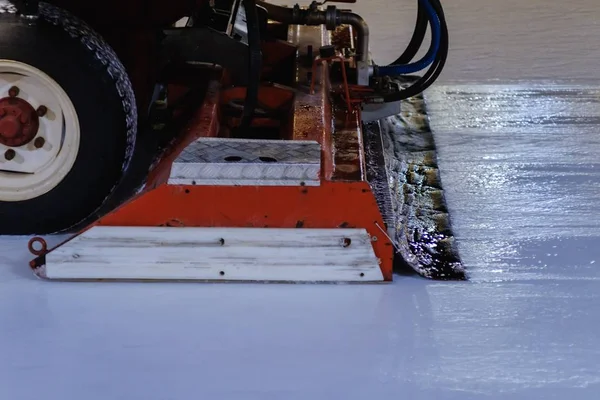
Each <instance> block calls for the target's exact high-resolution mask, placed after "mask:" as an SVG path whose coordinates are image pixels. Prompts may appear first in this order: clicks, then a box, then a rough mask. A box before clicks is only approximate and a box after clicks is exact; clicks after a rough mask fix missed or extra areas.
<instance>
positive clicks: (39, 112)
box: [37, 106, 48, 117]
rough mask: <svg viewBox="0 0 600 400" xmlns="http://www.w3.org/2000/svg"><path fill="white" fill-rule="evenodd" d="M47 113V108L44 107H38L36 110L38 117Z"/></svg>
mask: <svg viewBox="0 0 600 400" xmlns="http://www.w3.org/2000/svg"><path fill="white" fill-rule="evenodd" d="M47 112H48V107H46V106H39V107H38V109H37V115H38V117H43V116H44V115H46V113H47Z"/></svg>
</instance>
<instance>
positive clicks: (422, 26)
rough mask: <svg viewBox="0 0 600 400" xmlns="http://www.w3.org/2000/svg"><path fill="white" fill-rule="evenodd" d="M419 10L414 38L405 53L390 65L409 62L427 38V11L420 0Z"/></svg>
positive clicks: (418, 2)
mask: <svg viewBox="0 0 600 400" xmlns="http://www.w3.org/2000/svg"><path fill="white" fill-rule="evenodd" d="M417 4H418V11H417V23H416V24H415V30H414V32H413V35H412V38H411V39H410V43H409V44H408V46H407V47H406V50H404V53H402V55H401V56H400V57H398V58H397V59H396V61H394V62H392V63H390V65H398V64H408V63H410V62H411V61H412V60H413V58H415V56H416V55H417V53H418V52H419V49H420V48H421V46H422V45H423V41H424V40H425V34H426V33H427V25H428V21H427V13H426V12H425V10H424V9H423V6H422V5H421V2H420V1H417Z"/></svg>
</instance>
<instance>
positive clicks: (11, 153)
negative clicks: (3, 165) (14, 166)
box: [4, 149, 17, 161]
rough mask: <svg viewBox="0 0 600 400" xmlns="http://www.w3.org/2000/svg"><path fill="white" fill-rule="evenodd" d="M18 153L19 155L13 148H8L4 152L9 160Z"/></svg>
mask: <svg viewBox="0 0 600 400" xmlns="http://www.w3.org/2000/svg"><path fill="white" fill-rule="evenodd" d="M16 155H17V153H15V151H14V150H13V149H8V150H6V152H5V153H4V158H6V160H7V161H10V160H12V159H13V158H15V156H16Z"/></svg>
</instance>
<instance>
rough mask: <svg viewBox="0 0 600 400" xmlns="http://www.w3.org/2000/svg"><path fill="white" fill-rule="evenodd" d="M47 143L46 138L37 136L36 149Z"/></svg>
mask: <svg viewBox="0 0 600 400" xmlns="http://www.w3.org/2000/svg"><path fill="white" fill-rule="evenodd" d="M45 144H46V139H44V138H43V137H41V136H40V137H37V138H35V140H34V141H33V145H34V146H35V148H36V149H41V148H42V147H44V145H45Z"/></svg>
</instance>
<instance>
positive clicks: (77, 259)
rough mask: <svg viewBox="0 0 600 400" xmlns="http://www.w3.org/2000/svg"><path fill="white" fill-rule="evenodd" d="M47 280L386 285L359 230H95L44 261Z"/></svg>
mask: <svg viewBox="0 0 600 400" xmlns="http://www.w3.org/2000/svg"><path fill="white" fill-rule="evenodd" d="M36 273H37V275H38V276H40V277H42V278H47V279H80V280H84V279H116V280H120V279H134V280H136V279H139V280H200V281H204V280H209V281H210V280H219V281H220V280H227V281H285V282H287V281H290V282H313V281H318V282H321V281H324V282H327V281H332V282H361V281H364V282H376V281H383V275H382V273H381V269H380V267H379V260H378V258H377V257H376V256H375V253H374V251H373V246H372V243H371V238H370V236H369V234H368V233H367V231H366V230H364V229H271V228H260V229H258V228H169V227H94V228H92V229H90V230H89V231H87V232H85V233H83V234H82V235H80V236H78V237H77V238H75V239H73V240H72V241H70V242H68V243H67V244H65V245H64V246H61V247H59V248H57V249H56V250H54V251H52V252H50V253H49V254H48V255H47V256H46V265H45V267H43V268H40V269H39V270H37V272H36Z"/></svg>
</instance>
